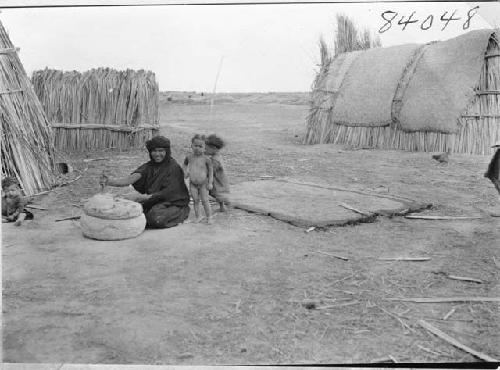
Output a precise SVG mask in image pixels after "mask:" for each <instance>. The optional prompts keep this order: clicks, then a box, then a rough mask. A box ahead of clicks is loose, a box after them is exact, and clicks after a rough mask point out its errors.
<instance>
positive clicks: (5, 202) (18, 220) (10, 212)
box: [2, 177, 33, 226]
mask: <svg viewBox="0 0 500 370" xmlns="http://www.w3.org/2000/svg"><path fill="white" fill-rule="evenodd" d="M26 203H27V201H26V199H25V198H24V197H23V196H22V193H21V187H20V186H19V182H18V181H17V180H16V179H15V178H14V177H6V178H4V179H3V180H2V223H3V222H14V225H16V226H20V225H21V224H22V223H23V221H24V220H31V219H33V214H32V213H31V212H30V211H27V210H25V209H24V207H25V206H26Z"/></svg>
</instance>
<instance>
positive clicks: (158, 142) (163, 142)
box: [146, 136, 170, 157]
mask: <svg viewBox="0 0 500 370" xmlns="http://www.w3.org/2000/svg"><path fill="white" fill-rule="evenodd" d="M156 148H163V149H165V150H166V151H167V156H168V157H169V156H170V140H168V139H167V138H166V137H165V136H155V137H154V138H152V139H151V140H148V141H146V149H147V150H148V152H150V153H151V152H152V151H153V150H154V149H156Z"/></svg>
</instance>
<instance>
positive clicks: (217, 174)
mask: <svg viewBox="0 0 500 370" xmlns="http://www.w3.org/2000/svg"><path fill="white" fill-rule="evenodd" d="M223 147H224V141H223V140H222V139H221V138H220V137H218V136H217V135H215V134H212V135H210V136H208V137H205V136H202V135H199V134H197V135H195V136H194V137H193V138H192V139H191V149H192V153H191V154H189V155H188V156H187V157H186V159H185V160H184V166H183V168H184V173H185V177H186V178H187V177H189V188H190V192H191V196H192V197H193V201H194V212H195V216H196V222H200V221H201V220H202V219H203V217H202V216H201V210H200V202H201V203H202V204H203V208H204V209H205V214H206V217H207V222H208V223H212V210H211V208H210V203H209V201H208V196H209V195H210V196H212V197H214V198H215V200H216V201H217V203H218V204H219V211H220V212H225V211H226V210H227V208H226V205H227V203H228V193H229V181H228V180H227V176H226V172H225V171H224V165H223V163H222V158H221V156H220V154H219V152H220V150H221V149H222V148H223Z"/></svg>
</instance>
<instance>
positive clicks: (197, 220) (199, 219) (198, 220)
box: [194, 216, 205, 224]
mask: <svg viewBox="0 0 500 370" xmlns="http://www.w3.org/2000/svg"><path fill="white" fill-rule="evenodd" d="M204 218H205V217H202V216H200V217H198V218H197V219H196V220H195V221H194V222H195V223H197V224H198V223H200V222H201V221H203V219H204Z"/></svg>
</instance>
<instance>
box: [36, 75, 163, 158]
mask: <svg viewBox="0 0 500 370" xmlns="http://www.w3.org/2000/svg"><path fill="white" fill-rule="evenodd" d="M32 82H33V86H34V88H35V92H36V93H37V95H38V97H39V99H40V102H41V103H42V106H43V108H44V110H45V112H46V114H47V117H48V119H49V121H50V122H51V123H52V125H53V127H54V130H55V131H56V135H55V137H56V141H55V142H56V146H57V148H60V149H64V150H72V151H79V150H88V149H104V148H110V147H116V148H119V149H128V148H133V147H137V146H142V145H143V144H144V143H143V142H140V140H143V139H144V138H150V137H152V136H154V135H155V134H156V133H157V131H158V129H159V123H158V122H159V118H158V117H159V115H158V106H159V90H158V84H157V83H156V80H155V75H154V73H152V72H150V71H144V70H140V71H132V70H126V71H116V70H113V69H110V68H98V69H92V70H90V71H87V72H84V73H80V72H76V71H72V72H62V71H56V70H50V69H45V70H41V71H35V72H33V75H32ZM86 124H88V125H86ZM71 125H75V126H74V127H73V126H71ZM96 125H97V126H96ZM99 125H101V126H99ZM127 128H134V130H127Z"/></svg>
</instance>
